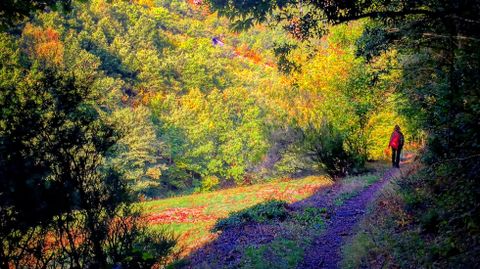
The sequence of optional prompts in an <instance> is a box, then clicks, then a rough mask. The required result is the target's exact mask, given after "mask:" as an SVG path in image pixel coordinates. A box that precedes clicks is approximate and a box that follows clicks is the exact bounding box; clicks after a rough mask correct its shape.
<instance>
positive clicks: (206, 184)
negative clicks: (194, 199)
mask: <svg viewBox="0 0 480 269" xmlns="http://www.w3.org/2000/svg"><path fill="white" fill-rule="evenodd" d="M200 184H201V185H200V187H197V188H195V192H207V191H213V190H215V189H216V188H217V187H218V185H219V184H220V179H219V178H218V177H216V176H206V177H204V178H202V181H201V182H200Z"/></svg>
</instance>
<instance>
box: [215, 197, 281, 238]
mask: <svg viewBox="0 0 480 269" xmlns="http://www.w3.org/2000/svg"><path fill="white" fill-rule="evenodd" d="M287 217H288V210H287V203H286V202H284V201H278V200H271V201H267V202H265V203H262V204H257V205H255V206H253V207H250V208H247V209H245V210H242V211H238V212H235V213H233V214H230V216H228V218H225V219H221V220H218V221H217V223H216V224H215V226H214V227H213V229H212V230H213V231H221V230H226V229H229V228H233V227H238V226H242V225H244V224H246V223H248V222H256V223H266V222H270V221H274V220H279V221H283V220H285V219H286V218H287Z"/></svg>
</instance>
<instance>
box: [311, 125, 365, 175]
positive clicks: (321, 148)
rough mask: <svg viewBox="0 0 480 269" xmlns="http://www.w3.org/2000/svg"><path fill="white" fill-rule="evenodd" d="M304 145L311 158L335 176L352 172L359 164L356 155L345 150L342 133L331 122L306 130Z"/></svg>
mask: <svg viewBox="0 0 480 269" xmlns="http://www.w3.org/2000/svg"><path fill="white" fill-rule="evenodd" d="M304 146H305V149H306V152H307V155H308V156H309V157H310V158H311V160H312V161H314V162H317V163H319V164H321V167H323V168H324V169H325V171H326V172H327V174H329V175H330V176H331V177H333V178H338V177H343V176H345V175H347V174H350V173H351V172H352V171H353V170H354V169H355V168H356V167H357V166H358V165H357V161H356V158H355V156H353V154H351V153H349V152H348V151H346V150H345V148H344V138H343V136H342V134H341V133H340V132H339V131H337V130H336V129H335V128H334V127H333V126H332V125H331V124H329V123H324V124H322V126H321V127H320V129H317V128H316V127H313V126H310V127H309V128H308V129H307V130H305V131H304Z"/></svg>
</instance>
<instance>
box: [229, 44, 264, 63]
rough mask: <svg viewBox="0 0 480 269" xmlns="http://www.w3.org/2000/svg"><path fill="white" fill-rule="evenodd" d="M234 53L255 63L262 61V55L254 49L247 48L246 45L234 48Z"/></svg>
mask: <svg viewBox="0 0 480 269" xmlns="http://www.w3.org/2000/svg"><path fill="white" fill-rule="evenodd" d="M235 54H236V55H238V56H242V57H245V58H247V59H250V60H252V61H253V62H254V63H256V64H258V63H260V62H261V61H262V57H261V56H260V55H259V54H258V53H256V52H255V51H254V50H251V49H249V48H248V47H247V46H246V45H243V46H241V47H238V48H235Z"/></svg>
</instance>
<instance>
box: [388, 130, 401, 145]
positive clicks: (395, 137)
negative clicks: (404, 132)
mask: <svg viewBox="0 0 480 269" xmlns="http://www.w3.org/2000/svg"><path fill="white" fill-rule="evenodd" d="M398 146H400V134H399V133H398V132H393V136H392V140H390V147H392V149H398Z"/></svg>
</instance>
